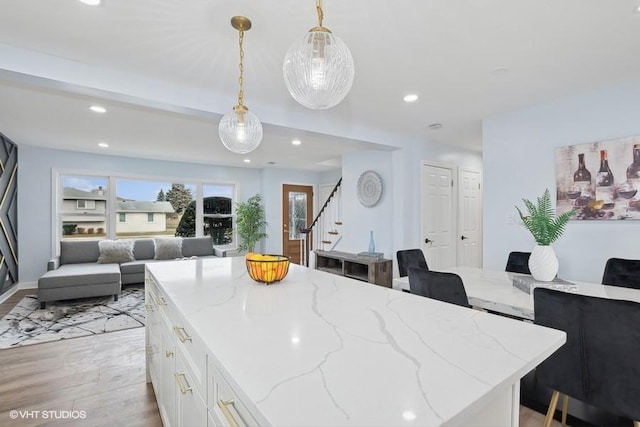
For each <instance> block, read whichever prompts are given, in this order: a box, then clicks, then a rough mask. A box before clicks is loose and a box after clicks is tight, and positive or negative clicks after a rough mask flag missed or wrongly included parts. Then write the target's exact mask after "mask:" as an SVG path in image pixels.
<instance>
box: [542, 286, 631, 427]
mask: <svg viewBox="0 0 640 427" xmlns="http://www.w3.org/2000/svg"><path fill="white" fill-rule="evenodd" d="M533 299H534V313H535V320H534V323H535V324H537V325H541V326H547V327H550V328H554V329H560V330H563V331H565V332H566V333H567V342H566V344H565V345H563V346H562V347H560V348H559V349H558V350H557V351H556V352H555V353H553V354H552V355H551V356H550V357H549V358H548V359H546V360H545V361H543V362H542V363H541V364H540V365H539V366H538V367H537V368H536V378H537V380H538V382H539V383H541V384H543V385H546V386H548V387H550V388H551V389H553V393H552V396H551V402H550V403H549V409H548V411H547V416H546V419H545V424H544V425H545V427H547V426H550V425H551V422H552V420H553V415H554V414H555V411H556V406H557V404H558V399H559V397H560V393H562V394H563V395H564V398H563V403H562V424H563V425H564V424H565V423H566V416H567V407H568V404H569V396H571V397H573V398H575V399H578V400H581V401H583V402H585V403H587V404H589V405H593V406H596V407H599V408H602V409H604V410H606V411H608V412H611V413H612V414H615V415H618V416H621V417H625V418H630V419H632V420H634V426H635V427H640V421H639V420H640V404H638V402H640V363H638V354H640V303H637V302H632V301H624V300H614V299H608V298H600V297H592V296H586V295H578V294H574V293H568V292H562V291H558V290H554V289H545V288H536V289H535V290H534V291H533Z"/></svg>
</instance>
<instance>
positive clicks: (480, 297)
mask: <svg viewBox="0 0 640 427" xmlns="http://www.w3.org/2000/svg"><path fill="white" fill-rule="evenodd" d="M442 271H446V272H450V273H455V274H457V275H459V276H460V277H461V278H462V282H463V283H464V289H465V291H466V292H467V297H468V298H469V303H470V304H471V305H473V306H475V307H481V308H484V309H487V310H493V311H497V312H500V313H505V314H509V315H512V316H517V317H521V318H523V319H530V320H532V319H533V317H534V313H533V295H532V294H529V293H527V292H524V291H523V290H521V289H518V288H517V287H515V286H513V278H514V277H515V276H526V275H524V274H520V273H510V272H506V271H499V270H487V269H483V268H475V267H453V268H447V269H443V270H442ZM567 281H568V282H570V283H572V284H575V285H576V286H575V287H571V289H569V290H567V292H572V293H578V294H582V295H589V296H595V297H601V298H611V299H622V300H628V301H636V302H640V290H638V289H631V288H623V287H620V286H605V285H602V284H599V283H588V282H582V281H574V280H567ZM393 287H394V289H397V290H402V289H406V290H409V278H408V277H400V278H395V279H393Z"/></svg>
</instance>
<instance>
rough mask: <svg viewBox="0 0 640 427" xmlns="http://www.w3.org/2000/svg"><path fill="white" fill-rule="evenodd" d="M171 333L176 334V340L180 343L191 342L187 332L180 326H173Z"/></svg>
mask: <svg viewBox="0 0 640 427" xmlns="http://www.w3.org/2000/svg"><path fill="white" fill-rule="evenodd" d="M173 332H175V333H176V335H177V336H178V339H179V340H180V342H185V341H191V342H193V340H192V339H191V337H190V336H189V335H188V334H187V332H186V331H185V330H184V328H183V327H182V326H174V327H173Z"/></svg>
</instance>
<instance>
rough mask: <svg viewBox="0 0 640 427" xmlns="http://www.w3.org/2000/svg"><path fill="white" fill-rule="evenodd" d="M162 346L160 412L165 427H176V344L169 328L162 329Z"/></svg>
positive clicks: (158, 398) (158, 399) (158, 397)
mask: <svg viewBox="0 0 640 427" xmlns="http://www.w3.org/2000/svg"><path fill="white" fill-rule="evenodd" d="M160 332H161V336H162V338H161V340H162V346H161V348H160V354H159V357H160V360H161V361H162V362H161V364H160V365H161V373H160V377H162V380H161V381H160V387H159V389H160V393H159V394H158V395H157V396H156V400H157V401H158V410H159V411H160V416H161V417H162V423H163V424H164V427H171V426H173V425H176V422H175V419H176V418H175V413H176V385H175V381H174V374H175V372H176V362H175V360H176V355H175V344H174V342H173V337H172V335H171V330H170V329H169V327H168V326H164V327H162V328H161V331H160Z"/></svg>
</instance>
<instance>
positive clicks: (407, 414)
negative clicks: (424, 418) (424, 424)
mask: <svg viewBox="0 0 640 427" xmlns="http://www.w3.org/2000/svg"><path fill="white" fill-rule="evenodd" d="M402 418H404V419H405V420H407V421H413V420H415V419H416V413H415V412H413V411H404V412H403V413H402Z"/></svg>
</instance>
